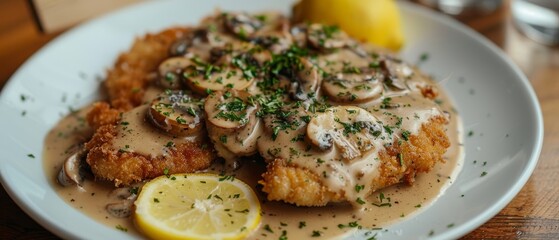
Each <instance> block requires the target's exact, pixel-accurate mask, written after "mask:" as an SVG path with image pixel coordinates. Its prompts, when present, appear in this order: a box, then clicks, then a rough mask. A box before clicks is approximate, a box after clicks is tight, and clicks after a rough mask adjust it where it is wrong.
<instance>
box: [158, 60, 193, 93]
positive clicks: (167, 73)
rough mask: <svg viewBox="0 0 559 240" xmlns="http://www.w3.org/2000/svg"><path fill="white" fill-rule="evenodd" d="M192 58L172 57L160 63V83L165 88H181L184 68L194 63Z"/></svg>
mask: <svg viewBox="0 0 559 240" xmlns="http://www.w3.org/2000/svg"><path fill="white" fill-rule="evenodd" d="M192 64H193V63H192V61H191V60H190V59H187V58H184V57H172V58H169V59H167V60H165V61H163V62H162V63H161V64H159V81H158V83H159V85H160V86H161V87H163V88H165V89H180V88H181V75H182V72H183V69H184V68H186V67H188V66H190V65H192Z"/></svg>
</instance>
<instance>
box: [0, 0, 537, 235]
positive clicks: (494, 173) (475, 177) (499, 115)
mask: <svg viewBox="0 0 559 240" xmlns="http://www.w3.org/2000/svg"><path fill="white" fill-rule="evenodd" d="M290 5H291V1H259V0H242V1H239V0H237V1H225V0H223V1H219V0H204V1H180V0H175V1H155V2H148V3H143V4H139V5H136V6H133V7H130V8H127V9H125V10H122V11H119V12H116V13H113V14H110V15H107V16H105V17H102V18H99V19H97V20H95V21H91V22H89V23H87V24H84V25H82V26H80V27H78V28H75V29H73V30H71V31H69V32H67V33H66V34H64V35H62V36H61V37H59V38H58V39H56V40H54V41H52V42H50V43H49V44H48V45H47V46H46V47H44V48H43V49H42V50H41V51H39V52H37V53H36V54H35V55H34V56H33V57H32V58H31V59H30V60H29V61H27V62H26V63H25V64H24V65H23V66H22V67H21V68H20V69H19V70H18V71H17V73H16V74H14V76H13V77H12V79H11V80H10V81H9V82H8V83H7V84H6V86H5V88H4V91H3V92H2V95H1V96H0V112H1V113H2V118H0V129H1V132H2V137H1V138H0V152H2V155H1V157H0V158H1V162H0V173H1V180H2V184H3V185H4V188H6V190H7V192H8V193H9V194H10V196H11V197H12V198H13V199H14V201H15V202H16V203H17V204H18V205H19V206H20V207H21V208H22V209H23V210H24V211H25V212H26V213H27V214H29V215H30V216H31V217H33V219H35V220H36V221H37V222H39V223H40V224H41V225H43V226H44V227H45V228H47V229H49V230H50V231H52V232H54V233H55V234H57V235H59V236H61V237H64V238H72V239H74V238H96V239H126V238H130V236H128V235H127V234H126V233H123V232H121V231H118V230H116V229H114V228H110V227H107V226H105V225H103V224H101V223H98V222H96V221H94V220H92V219H91V218H89V217H87V216H86V215H84V214H82V213H80V212H79V211H77V210H75V209H74V208H72V207H71V206H69V205H68V204H66V202H64V201H63V200H62V199H61V198H60V197H59V196H58V195H57V194H56V193H55V192H54V191H53V189H52V188H51V186H50V184H49V181H51V179H47V177H46V176H45V174H44V171H43V165H42V161H41V153H42V151H43V149H42V147H43V140H44V138H45V136H46V134H47V132H48V131H49V129H50V128H51V127H52V126H53V125H54V124H55V123H56V122H57V121H58V120H59V119H60V118H61V116H62V115H63V114H65V113H67V112H68V107H69V106H70V105H71V106H72V107H73V108H79V107H82V106H85V105H87V104H89V103H91V102H92V101H93V100H95V99H99V98H100V91H99V85H100V84H99V80H98V79H99V78H100V77H102V76H103V75H104V73H105V70H106V69H107V68H109V67H110V66H111V65H112V64H113V61H114V60H115V58H116V56H117V55H118V54H119V52H122V51H124V50H126V49H128V48H129V47H130V44H131V43H132V41H133V40H134V37H135V36H141V35H143V34H145V33H146V32H148V31H157V30H160V29H163V28H165V27H169V26H173V25H178V24H195V23H197V22H198V21H199V19H200V18H202V17H203V16H205V15H208V14H210V13H212V11H213V10H214V8H215V7H217V6H219V7H220V8H221V9H224V10H246V11H259V10H270V9H272V10H280V11H284V12H288V11H289V8H290ZM400 6H401V9H402V13H403V14H402V15H403V16H404V23H405V34H406V37H407V40H408V41H407V44H406V47H405V49H403V52H402V54H403V56H404V58H405V59H406V60H408V61H410V62H415V61H417V59H418V58H419V56H420V55H421V54H422V53H428V54H429V60H428V61H426V62H425V63H424V64H422V65H421V68H422V69H423V70H425V71H426V72H427V73H431V74H433V75H434V76H435V77H436V78H437V79H443V78H449V79H448V80H446V81H444V83H443V86H444V88H445V89H446V90H447V91H448V92H450V95H451V98H452V99H453V100H454V102H455V103H456V105H457V108H458V111H459V113H460V114H461V116H462V119H463V122H464V128H465V132H468V131H470V130H471V131H473V133H474V134H473V136H471V137H467V136H466V137H465V143H464V144H465V149H466V159H465V164H464V168H463V170H462V172H461V173H460V175H459V177H458V179H456V181H455V182H454V184H453V185H452V186H451V187H450V188H449V189H448V190H447V191H446V193H445V194H444V195H443V196H442V197H441V198H440V199H438V200H437V201H436V202H435V203H434V204H433V205H432V206H431V207H430V208H428V209H426V210H424V211H423V212H421V213H420V214H417V215H415V216H414V217H413V218H411V219H408V220H406V221H404V222H401V223H398V224H395V225H393V226H390V227H389V228H388V231H381V232H380V233H379V234H378V235H377V238H379V237H380V238H390V239H396V238H400V239H410V238H427V237H428V235H429V233H430V232H431V231H433V232H434V235H433V238H437V239H452V238H458V237H460V236H462V235H464V234H466V233H468V232H470V231H472V230H474V229H475V228H476V227H478V226H480V225H481V224H483V223H484V222H486V221H487V220H489V219H490V218H491V217H492V216H494V215H495V214H497V213H498V212H499V211H500V210H501V209H502V208H503V207H505V205H506V204H507V203H508V202H510V201H511V200H512V198H513V197H514V196H515V195H516V194H517V193H518V192H519V191H520V189H521V188H522V186H523V185H524V184H525V183H526V181H527V180H528V177H529V176H530V174H531V173H532V171H533V169H534V167H535V166H536V163H537V160H538V156H539V153H540V149H541V146H542V139H543V122H542V116H541V111H540V107H539V105H538V101H537V98H536V96H535V94H534V92H533V90H532V88H531V86H530V84H529V82H528V80H526V78H525V77H524V75H523V74H522V73H521V72H520V70H519V69H518V68H517V67H516V66H514V65H513V64H512V63H511V61H510V60H509V59H508V58H507V57H506V56H505V55H504V54H503V53H502V52H501V51H500V50H498V49H497V48H496V47H495V46H494V45H492V44H491V43H489V42H488V41H487V40H485V39H483V38H482V37H480V36H479V35H478V34H476V33H474V32H473V31H471V30H468V29H466V28H465V27H464V26H462V25H460V24H459V23H457V22H455V21H454V20H452V19H450V18H447V17H444V16H442V15H438V14H436V13H434V12H431V11H429V10H425V9H422V8H418V7H415V6H412V5H410V4H406V3H400ZM22 96H24V98H25V99H26V100H25V101H22ZM63 96H66V98H67V101H66V102H64V101H62V98H63ZM22 112H25V113H26V114H25V116H22ZM28 154H33V155H34V156H35V158H30V157H28ZM474 161H477V164H474V163H473V162H474ZM483 162H487V165H485V166H482V165H483V164H482V163H483ZM482 172H487V175H486V176H484V177H481V174H482ZM462 195H464V196H463V197H462ZM449 225H452V226H451V227H449Z"/></svg>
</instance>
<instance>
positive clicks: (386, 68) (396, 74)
mask: <svg viewBox="0 0 559 240" xmlns="http://www.w3.org/2000/svg"><path fill="white" fill-rule="evenodd" d="M380 68H381V70H382V71H383V73H384V84H385V85H386V86H387V87H388V88H390V89H391V90H395V91H402V90H406V89H408V86H407V85H406V80H407V78H409V77H410V76H411V75H412V74H413V70H411V68H410V67H409V66H407V65H405V64H403V63H397V62H395V61H391V60H388V59H383V60H381V61H380Z"/></svg>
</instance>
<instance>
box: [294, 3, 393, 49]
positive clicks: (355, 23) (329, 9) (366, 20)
mask: <svg viewBox="0 0 559 240" xmlns="http://www.w3.org/2000/svg"><path fill="white" fill-rule="evenodd" d="M293 15H294V17H295V20H296V21H299V22H302V21H310V22H316V23H323V24H329V25H337V26H338V27H340V28H341V29H343V30H344V31H345V32H347V33H348V34H349V35H350V36H352V37H354V38H356V39H358V40H360V41H365V42H370V43H373V44H376V45H378V46H381V47H386V48H389V49H392V50H398V49H400V48H401V47H402V45H403V44H404V35H403V32H402V27H401V19H400V13H399V11H398V6H396V2H395V1H394V0H301V1H300V2H299V3H297V5H295V7H294V8H293Z"/></svg>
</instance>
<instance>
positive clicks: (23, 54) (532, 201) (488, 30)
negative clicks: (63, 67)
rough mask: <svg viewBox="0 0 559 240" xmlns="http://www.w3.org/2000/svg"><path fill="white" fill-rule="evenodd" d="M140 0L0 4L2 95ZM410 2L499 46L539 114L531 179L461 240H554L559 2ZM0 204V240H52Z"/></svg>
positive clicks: (1, 194) (558, 201) (9, 204)
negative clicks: (70, 38) (88, 24)
mask: <svg viewBox="0 0 559 240" xmlns="http://www.w3.org/2000/svg"><path fill="white" fill-rule="evenodd" d="M139 1H142V0H119V1H112V0H0V16H1V17H0V63H1V67H0V89H1V88H2V87H3V86H4V84H5V83H6V82H7V81H8V79H9V78H10V76H11V75H12V74H13V73H14V72H15V71H16V70H17V68H18V67H19V66H20V65H21V64H22V63H23V62H24V61H25V60H26V59H28V58H29V57H30V56H31V55H32V54H33V53H35V52H36V51H37V50H38V49H40V48H41V47H42V46H44V45H45V44H47V43H48V42H49V41H50V40H52V39H53V38H55V37H56V36H58V35H60V34H61V33H63V32H64V31H65V30H67V29H69V28H70V27H72V26H74V25H75V24H78V23H79V22H82V21H85V20H87V19H90V18H92V17H94V16H96V15H99V14H102V13H104V12H107V11H110V10H114V9H118V8H121V7H124V6H126V5H128V4H132V3H135V2H139ZM371 1H374V0H371ZM401 1H404V0H401ZM408 2H413V3H414V4H418V5H422V6H423V7H427V8H431V9H434V10H436V11H439V12H442V13H443V14H447V15H449V16H451V17H453V18H456V19H457V20H459V21H461V22H462V23H464V24H466V25H467V26H469V27H470V28H472V29H474V30H475V31H477V32H479V33H480V34H482V35H483V36H484V37H486V38H487V39H489V40H490V41H492V42H493V43H494V44H496V45H497V46H498V47H499V48H501V49H502V50H503V51H504V52H505V53H506V55H508V56H509V57H510V58H511V59H512V60H513V61H514V62H515V63H516V64H518V66H520V68H521V69H522V71H523V72H524V73H525V74H526V76H527V77H528V79H529V80H530V83H531V84H532V86H533V87H534V89H535V91H536V94H537V95H538V98H539V101H540V104H541V107H542V111H543V115H544V122H545V138H544V147H543V149H542V154H541V157H540V161H539V164H538V167H537V169H536V170H535V172H534V174H533V175H532V177H531V178H530V181H529V182H528V183H527V184H526V186H525V187H524V188H523V190H522V191H521V192H520V193H519V195H518V196H517V197H516V198H515V199H514V200H513V201H512V202H511V203H510V204H509V205H508V206H507V207H506V208H505V209H503V210H502V211H501V212H500V213H499V214H498V215H497V216H495V217H494V218H493V219H492V220H490V221H489V222H488V223H486V224H484V225H483V226H481V227H480V228H479V229H477V230H475V231H474V232H472V233H470V234H469V235H467V236H466V237H464V239H483V238H488V239H497V238H499V239H559V210H558V208H557V206H559V189H558V188H557V187H556V184H557V182H559V176H558V174H556V173H557V172H558V171H559V107H558V106H559V93H558V92H559V47H557V43H558V42H559V37H558V36H559V17H558V12H559V0H408ZM0 206H2V209H3V210H2V213H0V239H53V238H56V237H55V236H54V235H52V234H50V233H49V232H48V231H46V230H45V229H43V228H42V227H40V226H39V225H38V224H37V223H35V222H34V221H33V220H32V219H31V218H29V217H28V216H27V215H26V214H25V213H23V211H21V210H20V209H19V207H17V205H16V204H15V203H14V202H13V201H12V200H11V199H10V198H9V197H8V195H7V194H6V192H5V191H4V190H3V188H0Z"/></svg>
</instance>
